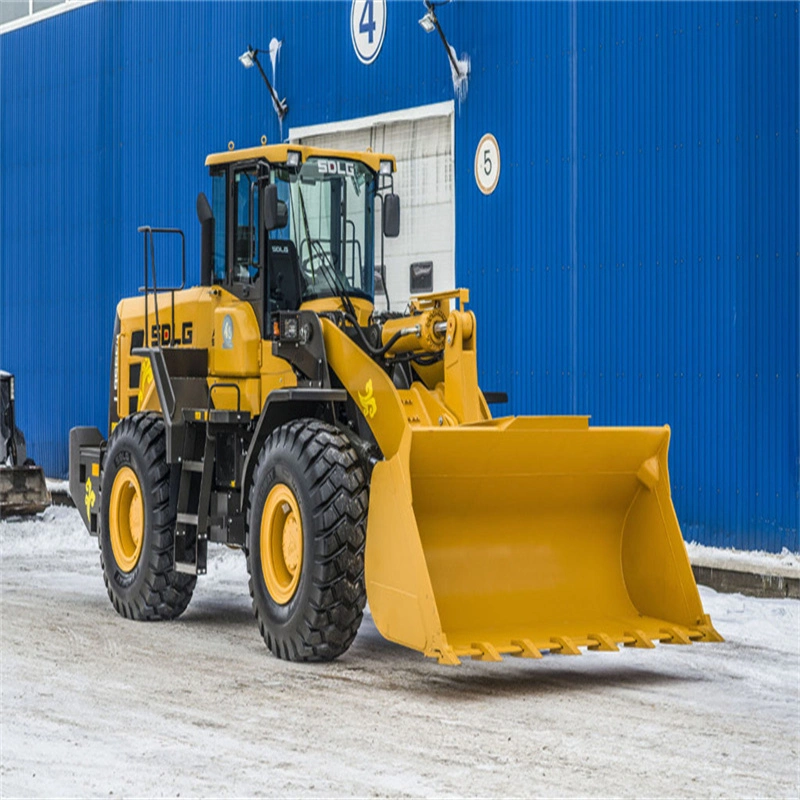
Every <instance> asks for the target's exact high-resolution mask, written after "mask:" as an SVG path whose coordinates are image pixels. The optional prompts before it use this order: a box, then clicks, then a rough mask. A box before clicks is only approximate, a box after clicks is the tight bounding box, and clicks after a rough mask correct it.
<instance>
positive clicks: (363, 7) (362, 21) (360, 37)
mask: <svg viewBox="0 0 800 800" xmlns="http://www.w3.org/2000/svg"><path fill="white" fill-rule="evenodd" d="M385 34H386V0H353V5H352V6H350V36H351V38H352V40H353V49H354V50H355V51H356V55H357V56H358V60H359V61H360V62H361V63H362V64H371V63H372V62H373V61H374V60H375V59H376V58H377V57H378V53H380V51H381V47H382V46H383V37H384V35H385Z"/></svg>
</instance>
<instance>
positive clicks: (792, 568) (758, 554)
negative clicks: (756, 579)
mask: <svg viewBox="0 0 800 800" xmlns="http://www.w3.org/2000/svg"><path fill="white" fill-rule="evenodd" d="M686 551H687V553H688V554H689V561H691V562H692V564H694V565H695V566H698V567H710V568H713V569H729V570H734V571H737V572H753V573H757V574H761V575H776V576H781V577H784V578H800V554H798V553H792V552H791V551H790V550H787V549H786V548H785V547H784V548H783V550H782V551H781V552H780V553H766V552H764V551H763V550H734V549H733V548H720V547H706V546H705V545H702V544H698V543H697V542H688V543H687V544H686Z"/></svg>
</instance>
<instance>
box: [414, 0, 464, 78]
mask: <svg viewBox="0 0 800 800" xmlns="http://www.w3.org/2000/svg"><path fill="white" fill-rule="evenodd" d="M447 2H450V0H447ZM437 5H444V3H434V2H432V0H425V8H427V9H428V10H427V12H426V13H425V16H424V17H423V18H422V19H421V20H420V21H419V24H420V25H421V26H422V29H423V30H424V31H425V33H432V32H433V31H434V30H436V32H437V33H438V34H439V38H440V39H441V40H442V44H443V45H444V49H445V50H446V51H447V57H448V58H449V59H450V68H451V69H452V71H453V80H457V79H463V78H466V77H467V74H468V73H469V62H466V63H464V62H462V61H459V60H458V59H457V58H456V54H455V51H454V50H453V48H452V47H451V46H450V43H449V42H448V41H447V37H445V35H444V31H443V30H442V26H441V25H440V24H439V20H438V19H437V18H436V6H437Z"/></svg>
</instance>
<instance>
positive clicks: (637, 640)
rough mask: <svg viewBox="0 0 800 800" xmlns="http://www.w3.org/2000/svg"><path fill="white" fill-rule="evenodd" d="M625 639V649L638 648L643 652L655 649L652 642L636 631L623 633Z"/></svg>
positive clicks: (641, 632) (642, 633)
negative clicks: (643, 650)
mask: <svg viewBox="0 0 800 800" xmlns="http://www.w3.org/2000/svg"><path fill="white" fill-rule="evenodd" d="M625 639H626V641H625V647H640V648H643V649H645V650H652V649H653V648H654V647H655V645H654V644H653V642H652V640H651V639H650V638H649V637H648V636H647V635H646V634H645V632H644V631H640V630H638V629H637V630H632V631H625ZM628 640H630V641H628Z"/></svg>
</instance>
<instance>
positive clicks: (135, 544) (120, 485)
mask: <svg viewBox="0 0 800 800" xmlns="http://www.w3.org/2000/svg"><path fill="white" fill-rule="evenodd" d="M108 523H109V524H108V527H109V533H110V538H111V551H112V553H113V554H114V560H115V561H116V562H117V566H118V567H119V568H120V569H121V570H122V571H123V572H130V571H131V570H132V569H133V568H134V567H135V566H136V565H137V564H138V563H139V556H140V555H141V553H142V542H143V541H144V498H143V496H142V489H141V486H140V485H139V479H138V478H137V477H136V473H135V472H134V471H133V470H132V469H131V468H130V467H123V468H122V469H121V470H120V471H119V472H118V473H117V474H116V476H115V477H114V483H113V485H112V487H111V501H110V503H109V519H108Z"/></svg>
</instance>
